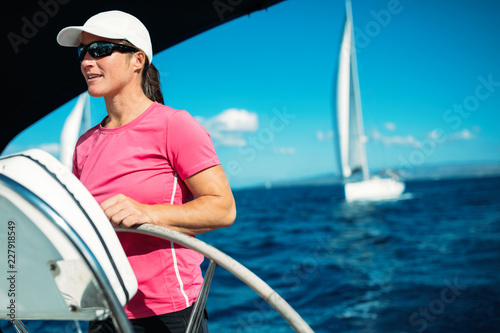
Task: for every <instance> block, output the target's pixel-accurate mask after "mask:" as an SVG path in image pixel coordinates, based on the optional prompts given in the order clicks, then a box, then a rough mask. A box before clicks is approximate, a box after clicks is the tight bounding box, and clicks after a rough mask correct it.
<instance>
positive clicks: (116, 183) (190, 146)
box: [73, 103, 220, 319]
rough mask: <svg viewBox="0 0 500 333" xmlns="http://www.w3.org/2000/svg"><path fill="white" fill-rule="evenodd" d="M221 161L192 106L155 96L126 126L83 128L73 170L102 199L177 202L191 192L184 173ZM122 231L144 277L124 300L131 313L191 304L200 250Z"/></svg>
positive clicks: (197, 288)
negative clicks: (172, 103)
mask: <svg viewBox="0 0 500 333" xmlns="http://www.w3.org/2000/svg"><path fill="white" fill-rule="evenodd" d="M218 164H220V162H219V159H218V158H217V155H216V153H215V149H214V147H213V144H212V141H211V139H210V136H209V134H208V133H207V131H206V130H205V129H204V128H203V127H202V126H201V125H200V124H198V122H197V121H196V120H195V119H194V118H193V117H192V116H191V115H190V114H189V113H187V112H186V111H179V110H175V109H172V108H170V107H167V106H164V105H162V104H159V103H154V104H152V105H151V106H150V107H149V108H148V109H147V110H146V111H145V112H143V113H142V114H141V115H140V116H139V117H137V118H136V119H134V120H133V121H132V122H130V123H128V124H126V125H124V126H121V127H118V128H112V129H109V128H104V127H102V125H100V124H99V125H97V126H95V127H93V128H91V129H90V130H89V131H87V132H86V133H85V134H84V135H82V136H81V137H80V139H79V140H78V143H77V145H76V148H75V153H74V156H73V173H74V174H75V175H76V177H78V178H79V179H80V181H81V182H82V183H83V184H84V185H85V187H86V188H87V189H88V190H89V191H90V193H92V195H93V196H94V197H95V199H96V200H97V202H99V203H101V202H103V201H104V200H106V199H108V198H110V197H112V196H114V195H116V194H120V193H122V194H124V195H126V196H128V197H130V198H132V199H134V200H136V201H138V202H140V203H143V204H174V205H180V204H183V203H185V202H187V201H189V200H191V199H192V194H191V192H190V191H189V189H188V188H187V186H186V185H185V184H184V182H183V181H182V180H183V179H186V178H188V177H190V176H192V175H194V174H196V173H197V172H200V171H202V170H204V169H206V168H209V167H212V166H215V165H218ZM177 175H178V177H177V179H176V176H177ZM118 238H119V239H120V241H121V244H122V246H123V249H124V250H125V253H126V254H127V257H128V259H129V262H130V264H131V266H132V269H133V270H134V273H135V275H136V277H137V281H138V283H139V290H138V292H137V294H136V295H135V296H134V297H133V298H132V300H131V301H129V303H128V304H127V305H126V306H125V311H126V313H127V315H128V316H129V318H132V319H133V318H143V317H149V316H154V315H159V314H164V313H171V312H176V311H180V310H183V309H185V308H186V307H188V306H190V305H192V303H193V302H194V301H195V300H196V298H197V297H198V294H199V291H200V289H201V284H202V282H203V277H202V274H201V269H200V264H201V262H202V261H203V259H204V258H203V256H202V255H201V254H199V253H197V252H195V251H193V250H190V249H188V248H185V247H183V246H180V245H178V244H175V243H171V242H169V241H166V240H162V239H159V238H156V237H152V236H146V235H137V234H131V233H118Z"/></svg>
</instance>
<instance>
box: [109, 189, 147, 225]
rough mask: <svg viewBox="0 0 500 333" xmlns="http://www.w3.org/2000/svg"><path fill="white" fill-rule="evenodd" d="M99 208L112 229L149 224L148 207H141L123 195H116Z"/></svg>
mask: <svg viewBox="0 0 500 333" xmlns="http://www.w3.org/2000/svg"><path fill="white" fill-rule="evenodd" d="M101 208H102V210H104V213H105V214H106V216H107V217H108V219H109V221H110V222H111V223H112V224H113V227H118V226H120V227H123V228H129V227H131V226H133V225H135V224H143V223H151V222H152V221H153V219H152V218H151V216H150V214H151V212H150V211H149V209H148V205H143V204H141V203H138V202H137V201H135V200H133V199H131V198H129V197H127V196H126V195H123V194H117V195H115V196H113V197H111V198H108V199H106V200H104V201H103V202H102V203H101Z"/></svg>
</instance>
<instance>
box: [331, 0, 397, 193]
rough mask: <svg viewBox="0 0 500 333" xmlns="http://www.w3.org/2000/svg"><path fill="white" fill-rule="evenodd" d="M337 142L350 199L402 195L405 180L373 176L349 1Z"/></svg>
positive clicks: (342, 50)
mask: <svg viewBox="0 0 500 333" xmlns="http://www.w3.org/2000/svg"><path fill="white" fill-rule="evenodd" d="M336 96H337V99H336V117H334V118H335V120H336V123H335V125H336V131H335V133H336V140H335V142H336V144H337V154H338V156H337V161H338V168H339V171H340V174H341V177H342V179H343V180H344V192H345V198H346V201H356V200H384V199H394V198H397V197H399V196H400V195H401V194H402V193H403V191H404V189H405V184H404V183H403V182H400V181H399V180H398V179H397V175H396V174H393V175H392V177H391V178H381V177H370V173H369V170H368V163H367V159H366V148H365V143H366V141H367V138H366V136H365V134H364V129H363V115H362V111H361V96H360V90H359V81H358V68H357V62H356V46H355V41H354V30H353V20H352V9H351V2H350V1H349V0H347V1H346V21H345V27H344V33H343V37H342V44H341V47H340V54H339V66H338V73H337V91H336Z"/></svg>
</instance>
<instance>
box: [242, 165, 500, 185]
mask: <svg viewBox="0 0 500 333" xmlns="http://www.w3.org/2000/svg"><path fill="white" fill-rule="evenodd" d="M377 172H379V170H375V171H373V173H372V174H373V175H375V174H377ZM495 177H500V163H476V164H454V165H431V166H421V167H417V168H415V170H414V172H412V173H411V174H402V175H401V180H403V181H404V182H413V181H426V180H428V181H437V180H446V179H474V178H495ZM330 185H342V182H341V181H340V178H339V177H338V176H337V175H336V174H335V173H331V174H323V175H318V176H313V177H308V178H302V179H290V180H277V181H274V182H262V183H257V184H255V185H249V186H242V187H237V188H235V189H234V190H246V189H257V188H284V187H285V188H286V187H294V186H330Z"/></svg>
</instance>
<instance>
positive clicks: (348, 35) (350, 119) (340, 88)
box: [336, 1, 369, 179]
mask: <svg viewBox="0 0 500 333" xmlns="http://www.w3.org/2000/svg"><path fill="white" fill-rule="evenodd" d="M336 93H337V101H336V102H337V103H336V107H337V113H336V115H337V143H338V147H337V152H338V161H339V170H340V171H341V174H342V177H343V178H344V179H346V178H348V177H350V176H351V175H352V174H353V173H354V172H355V171H361V172H362V174H363V179H368V178H369V173H368V167H367V162H366V151H365V142H366V137H365V135H364V130H363V117H362V113H361V97H360V93H359V82H358V70H357V62H356V46H355V41H354V31H353V24H352V14H351V3H350V1H347V2H346V21H345V27H344V33H343V37H342V44H341V47H340V54H339V66H338V74H337V92H336Z"/></svg>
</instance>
